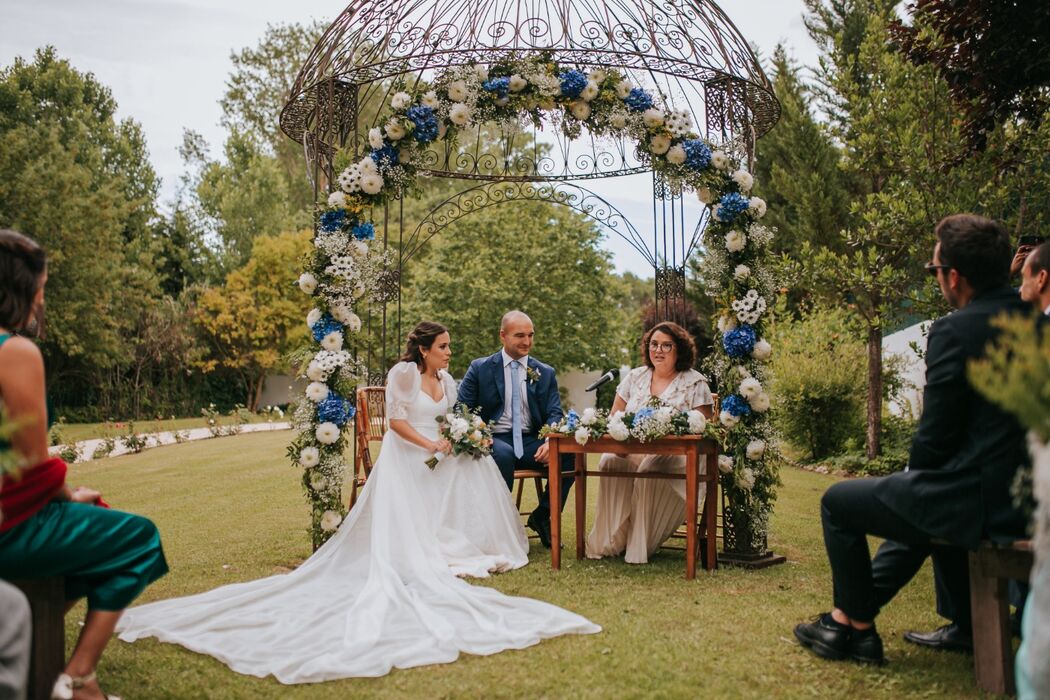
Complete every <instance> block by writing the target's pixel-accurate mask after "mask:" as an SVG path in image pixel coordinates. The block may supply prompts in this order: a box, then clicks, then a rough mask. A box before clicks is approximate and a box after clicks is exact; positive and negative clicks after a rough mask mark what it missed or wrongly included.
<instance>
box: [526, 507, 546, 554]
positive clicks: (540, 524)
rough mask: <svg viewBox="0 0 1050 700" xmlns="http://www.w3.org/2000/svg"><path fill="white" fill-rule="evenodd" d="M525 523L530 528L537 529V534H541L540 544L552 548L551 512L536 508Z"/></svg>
mask: <svg viewBox="0 0 1050 700" xmlns="http://www.w3.org/2000/svg"><path fill="white" fill-rule="evenodd" d="M525 525H526V526H527V527H528V528H529V529H530V530H535V531H536V534H537V535H539V536H540V544H542V545H543V546H544V547H546V548H547V549H550V548H551V518H550V514H549V513H541V512H540V511H539V510H534V511H532V512H531V513H529V519H528V520H526V521H525Z"/></svg>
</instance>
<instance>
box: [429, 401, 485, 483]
mask: <svg viewBox="0 0 1050 700" xmlns="http://www.w3.org/2000/svg"><path fill="white" fill-rule="evenodd" d="M435 420H436V421H437V423H438V434H439V435H440V436H441V438H442V439H444V440H448V442H449V444H450V445H452V454H454V455H470V456H471V457H473V458H474V459H478V458H480V457H487V456H489V455H490V454H492V430H491V429H489V427H488V425H486V424H485V421H483V420H481V416H478V415H477V414H475V413H472V412H471V411H470V409H468V408H467V407H466V406H465V405H463V404H461V403H460V404H456V407H455V408H454V409H453V410H452V411H451V412H449V413H446V414H444V415H442V416H438V417H437V418H436V419H435ZM444 457H445V455H444V454H443V453H441V452H438V453H437V454H435V455H434V456H433V457H431V458H430V459H428V460H427V461H426V465H427V466H428V467H430V468H431V469H433V468H434V467H436V466H437V465H438V462H440V461H441V460H442V459H444Z"/></svg>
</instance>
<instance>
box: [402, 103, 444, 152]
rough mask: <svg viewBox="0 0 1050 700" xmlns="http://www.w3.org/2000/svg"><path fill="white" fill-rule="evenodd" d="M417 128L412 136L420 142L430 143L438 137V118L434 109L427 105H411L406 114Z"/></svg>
mask: <svg viewBox="0 0 1050 700" xmlns="http://www.w3.org/2000/svg"><path fill="white" fill-rule="evenodd" d="M405 116H407V117H408V118H409V120H411V122H412V123H413V124H415V126H416V128H415V129H414V130H413V131H412V137H413V138H415V140H416V141H418V142H419V143H430V142H431V141H433V140H434V139H436V138H437V137H438V119H437V115H436V114H434V110H432V109H431V108H430V107H427V106H426V105H416V106H414V107H409V108H408V112H407V113H406V115H405Z"/></svg>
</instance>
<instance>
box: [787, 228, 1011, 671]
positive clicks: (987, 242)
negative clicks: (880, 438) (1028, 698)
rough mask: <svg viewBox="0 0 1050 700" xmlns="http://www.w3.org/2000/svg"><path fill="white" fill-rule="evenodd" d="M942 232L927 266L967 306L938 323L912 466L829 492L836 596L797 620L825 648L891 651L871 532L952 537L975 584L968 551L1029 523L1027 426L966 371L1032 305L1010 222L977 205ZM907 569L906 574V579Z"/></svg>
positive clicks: (804, 636)
mask: <svg viewBox="0 0 1050 700" xmlns="http://www.w3.org/2000/svg"><path fill="white" fill-rule="evenodd" d="M935 233H936V237H937V243H936V246H935V247H934V251H933V262H931V263H927V265H926V269H927V270H928V271H929V272H930V274H931V275H934V276H936V278H937V281H938V284H939V286H940V288H941V293H942V294H943V295H944V298H945V299H946V300H947V301H948V302H949V304H951V305H952V306H953V307H954V308H956V309H958V311H956V312H955V313H952V314H950V315H948V316H945V317H944V318H941V319H938V320H937V321H936V322H935V323H934V324H933V326H932V327H931V328H930V333H929V337H928V341H927V350H926V387H925V390H924V395H923V411H922V415H921V417H920V418H919V425H918V428H917V430H916V434H915V438H914V440H913V441H912V446H911V453H910V455H909V461H908V468H907V469H906V470H905V471H903V472H899V473H896V474H891V475H889V476H885V477H879V478H873V479H851V480H848V481H842V482H839V483H837V484H835V485H834V486H832V487H831V488H829V489H828V491H827V492H826V493H825V494H824V497H823V499H822V500H821V520H822V522H823V526H824V544H825V547H826V548H827V552H828V560H829V562H830V564H831V575H832V583H833V603H834V606H833V608H832V610H831V611H830V612H826V613H822V614H820V615H819V616H817V617H816V618H815V619H814V621H813V622H810V623H802V624H799V625H798V626H796V627H795V636H796V638H797V639H798V640H799V642H800V643H801V644H802V646H804V647H806V648H808V649H810V650H811V651H813V652H814V653H815V654H817V655H818V656H821V657H823V658H826V659H843V658H851V659H853V660H856V661H861V662H868V663H882V662H883V661H884V655H883V646H882V639H881V638H880V637H879V634H878V631H877V630H876V628H875V618H876V616H877V615H878V613H879V609H880V607H881V606H882V605H883V604H885V603H886V602H888V601H889V600H890V599H891V598H892V594H893V593H894V591H892V590H889V591H887V590H882V591H879V590H878V589H877V587H876V581H875V577H874V576H873V567H874V568H875V569H876V570H878V569H880V568H883V570H885V562H882V561H878V560H877V561H876V562H874V564H873V562H872V561H871V559H870V554H869V550H868V544H867V536H868V535H873V536H876V537H882V538H885V539H887V540H892V541H894V542H899V543H903V544H905V545H909V546H912V547H917V548H929V547H932V542H933V541H934V540H938V541H946V542H947V543H949V545H951V548H947V547H946V548H944V550H943V551H942V553H941V556H942V558H946V559H948V560H951V561H952V562H953V568H954V570H955V571H957V572H958V574H956V576H957V577H958V580H953V581H952V584H953V585H955V586H958V587H960V588H961V587H962V586H965V585H967V584H966V583H965V581H964V580H963V579H965V577H966V565H965V557H966V550H968V549H974V548H976V546H977V544H978V542H979V541H980V540H981V539H983V538H992V539H996V540H1000V539H1005V540H1012V539H1016V538H1017V537H1021V536H1023V534H1024V532H1025V522H1024V516H1023V514H1022V513H1021V512H1020V511H1019V510H1018V509H1017V508H1016V507H1015V506H1014V505H1013V499H1012V497H1011V495H1010V484H1011V483H1012V481H1013V478H1014V473H1015V472H1016V470H1017V467H1018V465H1020V464H1023V463H1025V462H1027V461H1028V454H1027V450H1026V447H1025V434H1024V430H1023V428H1022V427H1021V426H1020V424H1019V423H1018V422H1017V420H1016V419H1015V418H1014V417H1013V416H1011V415H1009V414H1008V413H1006V412H1004V411H1002V410H1000V409H999V408H997V407H996V406H994V405H993V404H991V403H990V402H988V401H986V400H985V399H983V398H982V397H981V396H980V395H979V394H977V392H976V391H974V389H973V388H972V387H971V386H970V384H969V382H968V380H967V377H966V365H967V362H968V361H969V360H971V359H973V358H976V357H980V356H981V355H982V354H983V353H984V351H985V348H986V346H987V345H988V342H989V341H990V340H992V339H993V338H994V337H995V335H996V333H997V331H996V329H995V328H994V327H993V326H992V324H991V320H992V319H993V318H995V317H996V316H998V315H1000V314H1001V313H1003V312H1012V313H1024V312H1025V305H1024V303H1023V302H1022V301H1021V300H1020V298H1019V297H1018V296H1017V293H1016V292H1015V291H1014V290H1013V289H1011V288H1010V287H1009V286H1008V281H1009V269H1010V259H1011V256H1012V251H1011V249H1010V242H1009V238H1008V236H1007V233H1006V230H1005V229H1004V228H1003V226H1002V225H1001V224H999V223H997V222H995V221H991V220H989V219H985V218H983V217H980V216H974V215H971V214H957V215H954V216H949V217H947V218H945V219H943V220H941V221H940V223H938V224H937V227H936V229H935ZM880 554H881V553H880ZM907 578H908V577H905V576H901V577H900V581H901V583H900V585H903V583H904V582H906V580H907ZM885 580H886V579H885V578H884V581H885ZM967 590H968V589H967Z"/></svg>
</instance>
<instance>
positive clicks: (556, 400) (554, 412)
mask: <svg viewBox="0 0 1050 700" xmlns="http://www.w3.org/2000/svg"><path fill="white" fill-rule="evenodd" d="M546 409H547V417H546V423H547V424H548V425H551V424H554V423H557V422H558V421H560V420H561V419H562V417H563V416H564V415H565V414H564V413H563V412H562V410H561V395H560V394H559V393H558V373H557V372H555V371H554V368H553V367H552V368H551V385H550V389H549V390H548V391H547V406H546Z"/></svg>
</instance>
